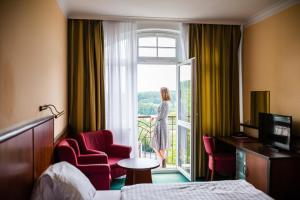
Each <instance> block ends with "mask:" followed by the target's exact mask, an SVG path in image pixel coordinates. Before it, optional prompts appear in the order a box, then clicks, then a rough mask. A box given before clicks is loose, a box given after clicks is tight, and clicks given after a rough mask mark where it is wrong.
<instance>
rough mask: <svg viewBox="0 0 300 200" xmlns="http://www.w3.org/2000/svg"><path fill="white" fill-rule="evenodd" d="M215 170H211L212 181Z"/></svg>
mask: <svg viewBox="0 0 300 200" xmlns="http://www.w3.org/2000/svg"><path fill="white" fill-rule="evenodd" d="M214 175H215V170H211V174H210V181H213V180H214Z"/></svg>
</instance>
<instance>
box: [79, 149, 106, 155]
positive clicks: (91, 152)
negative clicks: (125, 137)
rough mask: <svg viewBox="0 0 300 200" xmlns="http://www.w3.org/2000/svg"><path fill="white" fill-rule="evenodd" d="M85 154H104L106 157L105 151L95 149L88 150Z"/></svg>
mask: <svg viewBox="0 0 300 200" xmlns="http://www.w3.org/2000/svg"><path fill="white" fill-rule="evenodd" d="M84 154H104V155H106V154H105V153H104V152H103V151H98V150H95V149H88V148H87V149H85V150H84Z"/></svg>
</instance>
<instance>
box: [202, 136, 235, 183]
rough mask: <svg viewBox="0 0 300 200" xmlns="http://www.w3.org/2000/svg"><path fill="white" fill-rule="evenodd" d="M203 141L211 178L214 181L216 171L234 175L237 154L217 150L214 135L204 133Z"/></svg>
mask: <svg viewBox="0 0 300 200" xmlns="http://www.w3.org/2000/svg"><path fill="white" fill-rule="evenodd" d="M203 143H204V148H205V151H206V153H207V154H208V168H209V171H210V176H211V177H210V180H211V181H212V180H213V179H214V174H215V172H217V173H220V174H226V175H231V176H232V177H234V174H235V155H234V154H232V153H226V152H216V151H215V142H214V138H213V137H209V136H206V135H204V136H203ZM209 171H208V172H209Z"/></svg>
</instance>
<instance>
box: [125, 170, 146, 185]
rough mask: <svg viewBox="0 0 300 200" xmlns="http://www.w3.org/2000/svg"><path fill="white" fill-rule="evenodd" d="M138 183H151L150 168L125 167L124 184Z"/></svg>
mask: <svg viewBox="0 0 300 200" xmlns="http://www.w3.org/2000/svg"><path fill="white" fill-rule="evenodd" d="M139 183H152V176H151V170H150V169H148V170H129V169H127V173H126V180H125V185H133V184H139Z"/></svg>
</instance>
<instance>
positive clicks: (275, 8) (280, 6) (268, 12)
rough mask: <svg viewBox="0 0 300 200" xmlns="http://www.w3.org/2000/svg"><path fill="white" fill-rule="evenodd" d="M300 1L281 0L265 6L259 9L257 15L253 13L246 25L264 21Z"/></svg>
mask: <svg viewBox="0 0 300 200" xmlns="http://www.w3.org/2000/svg"><path fill="white" fill-rule="evenodd" d="M298 3H300V0H281V1H279V2H278V3H276V4H274V5H272V6H270V7H268V8H265V9H263V10H261V11H259V12H258V13H256V14H255V15H252V16H251V17H249V18H248V19H247V20H246V22H245V24H244V25H245V27H247V26H250V25H253V24H256V23H258V22H260V21H263V20H264V19H266V18H268V17H271V16H273V15H275V14H277V13H279V12H281V11H283V10H285V9H287V8H289V7H291V6H293V5H296V4H298Z"/></svg>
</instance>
